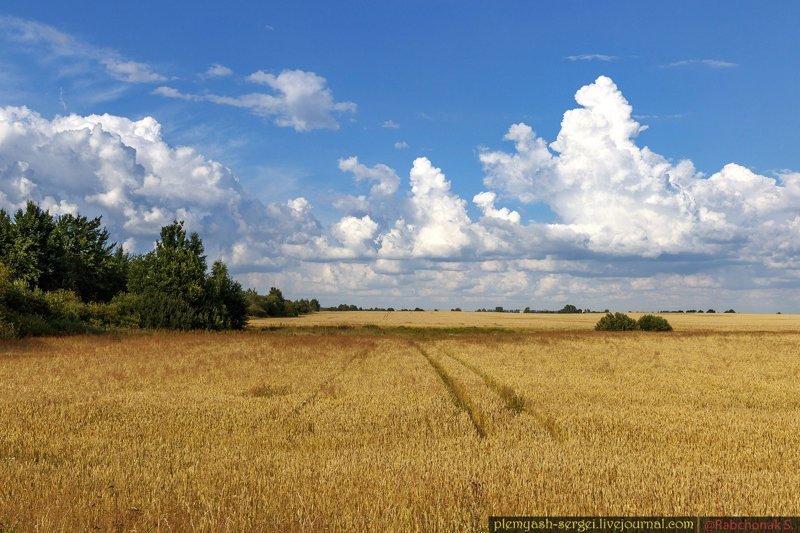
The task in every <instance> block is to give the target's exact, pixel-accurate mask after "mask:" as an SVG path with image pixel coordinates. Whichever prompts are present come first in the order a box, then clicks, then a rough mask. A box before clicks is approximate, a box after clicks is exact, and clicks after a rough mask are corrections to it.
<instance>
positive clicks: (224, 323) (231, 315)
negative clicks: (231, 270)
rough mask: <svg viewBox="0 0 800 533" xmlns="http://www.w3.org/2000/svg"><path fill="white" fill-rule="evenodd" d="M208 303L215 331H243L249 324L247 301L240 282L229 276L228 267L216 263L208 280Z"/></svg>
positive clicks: (219, 262)
mask: <svg viewBox="0 0 800 533" xmlns="http://www.w3.org/2000/svg"><path fill="white" fill-rule="evenodd" d="M207 297H208V302H209V304H210V307H211V320H212V323H214V324H215V325H216V326H217V327H216V328H215V329H243V328H244V327H245V325H246V324H247V299H246V297H245V293H244V291H243V290H242V286H241V285H240V284H239V282H238V281H233V280H232V279H231V277H230V276H229V275H228V267H226V266H225V263H223V262H222V261H215V262H214V264H213V265H212V266H211V276H209V278H208V294H207Z"/></svg>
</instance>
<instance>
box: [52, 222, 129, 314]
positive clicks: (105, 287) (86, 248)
mask: <svg viewBox="0 0 800 533" xmlns="http://www.w3.org/2000/svg"><path fill="white" fill-rule="evenodd" d="M54 237H55V238H54V240H55V241H56V242H57V247H58V248H59V249H60V250H61V251H62V254H61V256H60V257H59V258H58V261H57V262H58V267H59V268H58V272H57V276H54V280H53V281H54V282H55V285H56V286H57V288H61V289H67V290H71V291H74V292H75V293H76V294H77V295H78V296H80V298H81V299H82V300H84V301H108V300H110V299H111V298H112V297H113V296H114V295H115V294H117V293H118V292H120V291H122V290H124V289H125V281H126V280H125V278H126V274H127V273H126V270H127V268H126V267H127V255H126V254H125V253H124V252H123V251H122V249H121V248H120V247H116V249H115V246H116V245H115V244H114V243H111V244H109V243H108V241H109V233H108V231H107V230H106V229H105V228H104V227H103V226H102V220H101V218H100V217H97V218H93V219H91V220H89V219H87V218H86V217H84V216H73V215H64V216H62V217H60V218H59V219H58V221H57V222H56V229H55V234H54ZM47 289H51V290H52V287H47Z"/></svg>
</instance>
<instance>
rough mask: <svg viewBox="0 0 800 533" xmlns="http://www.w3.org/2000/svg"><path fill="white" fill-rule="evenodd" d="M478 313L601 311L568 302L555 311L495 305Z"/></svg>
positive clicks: (571, 312) (572, 312)
mask: <svg viewBox="0 0 800 533" xmlns="http://www.w3.org/2000/svg"><path fill="white" fill-rule="evenodd" d="M456 310H457V311H461V309H454V311H456ZM476 312H478V313H566V314H574V313H599V312H600V311H592V310H591V309H580V308H578V307H575V306H574V305H572V304H567V305H565V306H564V307H562V308H561V309H559V310H558V311H554V310H552V309H531V308H530V307H526V308H525V309H523V310H521V311H520V310H519V309H504V308H503V307H500V306H498V307H495V308H494V309H476ZM603 312H604V313H607V312H608V309H606V310H605V311H603Z"/></svg>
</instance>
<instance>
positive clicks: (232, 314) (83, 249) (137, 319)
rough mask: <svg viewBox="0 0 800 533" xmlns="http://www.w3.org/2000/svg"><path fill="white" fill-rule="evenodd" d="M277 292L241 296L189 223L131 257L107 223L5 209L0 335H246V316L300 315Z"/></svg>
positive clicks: (297, 306)
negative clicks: (124, 331)
mask: <svg viewBox="0 0 800 533" xmlns="http://www.w3.org/2000/svg"><path fill="white" fill-rule="evenodd" d="M318 309H319V302H317V301H316V300H311V301H307V300H299V301H297V302H291V301H290V300H286V299H284V298H283V296H282V295H281V293H280V291H279V290H278V289H275V288H273V289H272V290H271V291H270V293H269V294H268V295H266V296H260V295H258V294H257V293H256V291H253V290H250V291H244V290H243V289H242V286H241V285H240V284H239V282H237V281H234V280H233V279H232V278H231V276H230V275H229V273H228V268H227V266H226V265H225V263H223V262H222V261H215V262H213V264H212V265H211V268H210V269H209V268H208V264H207V261H206V256H205V253H204V248H203V242H202V240H201V239H200V236H199V235H198V234H197V233H187V231H186V229H185V228H184V224H183V222H179V221H174V222H173V223H171V224H169V225H167V226H164V227H163V228H161V232H160V239H159V240H158V241H157V242H156V245H155V248H154V249H153V250H152V251H150V252H148V253H145V254H140V255H132V254H128V253H126V252H125V251H124V250H123V249H122V247H121V246H119V245H117V244H115V243H112V242H110V235H109V232H108V231H107V230H106V229H105V228H104V227H103V225H102V220H101V218H100V217H97V218H93V219H89V218H87V217H84V216H80V215H71V214H66V215H61V216H53V215H51V214H50V213H48V212H47V211H45V210H43V209H41V208H40V207H39V206H38V205H36V204H35V203H34V202H28V204H27V205H26V207H25V209H20V210H18V211H17V212H16V213H15V214H13V216H12V215H10V214H9V213H7V212H6V211H5V210H0V337H6V338H9V337H17V336H24V335H45V334H55V333H73V332H89V331H96V330H100V329H104V328H107V327H110V326H121V327H142V328H169V329H180V330H189V329H208V330H228V329H242V328H244V326H245V325H246V322H247V316H248V314H249V313H250V314H254V315H257V316H296V315H297V314H302V313H307V312H311V311H313V310H318Z"/></svg>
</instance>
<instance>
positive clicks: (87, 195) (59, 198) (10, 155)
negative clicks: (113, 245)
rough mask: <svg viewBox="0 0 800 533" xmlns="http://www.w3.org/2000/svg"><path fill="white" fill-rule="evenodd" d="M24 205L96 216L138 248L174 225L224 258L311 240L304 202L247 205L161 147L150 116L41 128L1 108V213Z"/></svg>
mask: <svg viewBox="0 0 800 533" xmlns="http://www.w3.org/2000/svg"><path fill="white" fill-rule="evenodd" d="M29 199H32V200H35V201H37V202H40V203H41V204H42V205H44V206H45V207H47V208H48V209H50V210H51V211H52V212H54V213H64V212H75V211H77V209H78V207H79V208H80V210H81V212H82V213H84V214H87V215H91V216H97V215H102V216H103V219H104V222H105V224H106V225H107V226H108V227H109V228H110V229H111V231H112V233H113V234H114V236H115V238H116V239H118V240H119V241H120V242H123V241H124V242H127V243H128V245H129V246H135V247H137V248H138V249H140V250H141V249H147V248H148V247H149V245H150V243H152V242H153V241H154V240H155V238H156V237H157V235H158V231H159V229H160V227H161V226H162V225H164V224H167V223H169V222H170V221H172V220H173V219H182V220H185V221H186V223H187V226H188V227H189V228H191V229H192V230H195V231H199V232H200V233H202V234H203V235H204V236H206V237H207V242H208V243H209V245H210V248H211V249H212V251H213V253H214V254H217V255H220V254H227V255H231V252H230V250H231V249H232V246H231V244H230V242H229V239H230V238H231V237H232V236H233V237H235V238H240V239H243V240H246V239H248V238H252V237H253V236H254V235H256V236H257V237H258V239H259V240H261V241H266V242H269V243H270V244H269V246H268V248H270V250H271V251H272V255H274V251H275V250H276V249H277V247H278V245H279V243H280V242H281V241H287V240H292V239H294V241H295V242H302V241H303V240H304V239H306V240H307V239H308V238H309V236H313V235H315V234H316V233H318V226H317V225H316V223H315V221H313V220H312V219H310V215H309V208H308V206H307V202H305V200H303V199H297V200H294V201H292V202H290V204H288V205H286V207H284V208H280V207H278V206H264V205H261V204H260V203H258V202H255V201H253V200H251V199H249V198H248V197H247V195H246V194H244V193H243V191H242V188H241V185H240V183H239V181H238V179H237V178H236V177H235V176H234V175H233V174H232V173H231V171H230V170H229V169H228V168H226V167H225V166H223V165H221V164H220V163H218V162H216V161H212V160H209V159H206V158H205V157H203V156H202V155H201V154H199V153H198V152H197V151H195V150H194V149H192V148H188V147H177V148H174V147H171V146H169V145H167V144H166V143H165V142H164V141H163V139H162V138H161V126H160V124H159V123H158V122H157V121H155V120H154V119H152V118H150V117H147V118H144V119H142V120H138V121H132V120H130V119H127V118H124V117H117V116H111V115H91V116H86V117H82V116H77V115H69V116H66V117H57V118H55V119H53V120H47V119H45V118H43V117H41V116H39V115H38V114H36V113H34V112H32V111H30V110H28V109H26V108H15V107H7V108H2V109H0V207H2V208H4V209H7V210H14V209H17V208H20V207H23V206H24V203H25V202H26V201H27V200H29ZM304 202H305V204H304ZM277 232H280V234H278V233H277ZM260 249H261V250H262V251H265V252H266V251H267V250H266V249H265V248H264V247H263V246H261V248H260Z"/></svg>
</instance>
